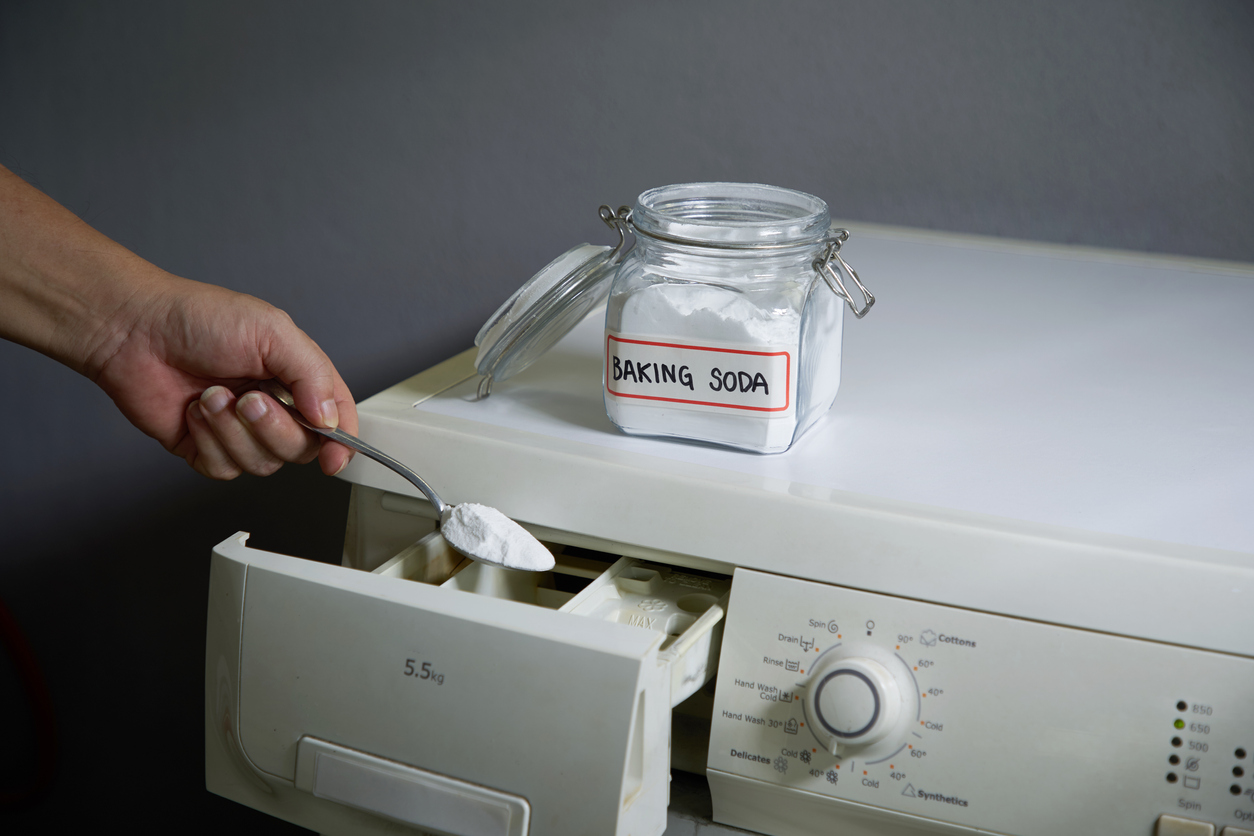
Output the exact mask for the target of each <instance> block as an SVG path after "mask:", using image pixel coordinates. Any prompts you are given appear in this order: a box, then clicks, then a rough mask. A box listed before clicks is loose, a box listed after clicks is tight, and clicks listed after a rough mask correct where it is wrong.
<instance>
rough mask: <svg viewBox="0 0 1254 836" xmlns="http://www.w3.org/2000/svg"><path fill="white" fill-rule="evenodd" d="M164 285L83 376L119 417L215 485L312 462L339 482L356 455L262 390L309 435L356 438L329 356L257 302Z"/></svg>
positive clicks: (139, 301) (349, 405) (350, 408)
mask: <svg viewBox="0 0 1254 836" xmlns="http://www.w3.org/2000/svg"><path fill="white" fill-rule="evenodd" d="M163 278H164V281H157V282H152V283H146V286H147V287H148V289H147V290H146V291H145V292H141V293H138V294H136V296H135V297H133V298H132V300H130V301H128V303H127V304H126V305H125V306H124V308H123V310H120V311H119V312H118V316H119V317H120V318H121V319H122V321H124V322H126V323H127V327H126V329H125V336H124V337H123V338H122V339H120V340H107V341H105V342H106V345H107V346H108V347H107V349H106V350H107V351H108V352H109V354H108V356H105V357H97V358H93V359H92V361H91V362H89V364H88V366H87V368H86V369H84V371H85V373H86V374H87V375H88V376H89V377H92V378H93V379H94V380H95V381H96V383H97V384H99V386H100V387H101V388H102V389H104V391H105V392H106V393H107V394H108V395H109V397H111V398H112V399H113V402H114V403H115V404H117V406H118V409H120V410H121V411H122V414H123V415H125V416H126V418H127V419H128V420H129V421H130V422H131V423H132V424H134V425H135V426H136V427H138V428H139V429H141V430H143V431H144V432H145V433H147V434H148V435H150V436H152V437H153V438H155V439H157V440H158V441H159V442H161V444H162V445H163V446H164V447H165V448H166V449H167V450H169V451H170V452H172V453H174V454H175V455H178V456H181V457H182V458H184V459H185V460H186V461H187V463H188V464H190V465H191V466H192V467H193V468H195V469H196V471H197V472H199V473H201V474H203V475H205V476H208V477H210V478H212V479H234V478H235V477H236V476H239V475H240V474H241V473H252V474H255V475H259V476H265V475H269V474H271V473H273V472H274V471H276V470H278V469H279V467H281V466H282V464H283V463H284V462H301V463H304V462H309V461H312V460H313V459H314V457H315V456H316V457H318V459H319V461H320V464H321V466H322V470H323V471H324V472H325V473H327V474H335V473H338V472H340V471H341V470H343V469H344V466H345V465H347V464H348V461H349V459H351V458H352V455H353V454H352V451H350V450H348V449H347V448H346V447H343V446H341V445H339V444H335V443H333V442H330V441H328V440H326V439H324V438H322V437H320V436H317V435H315V434H314V433H311V432H308V431H307V430H305V429H303V428H302V427H301V426H300V425H299V424H297V423H296V421H295V420H294V419H293V418H292V416H291V415H289V414H288V413H287V411H286V410H285V409H283V408H282V407H281V406H279V405H278V404H276V403H275V402H274V401H273V400H272V399H270V397H269V396H267V395H265V394H263V393H261V392H258V391H255V390H254V387H255V385H256V382H257V381H259V380H268V379H269V378H272V377H273V378H278V379H279V380H281V381H283V383H284V384H286V385H287V387H288V388H289V389H290V390H291V391H292V395H293V398H294V399H295V401H296V405H297V407H298V408H299V409H300V411H301V413H302V414H303V415H304V416H305V418H306V419H307V420H308V421H309V422H310V423H311V424H314V425H316V426H325V427H336V426H343V427H344V429H345V431H347V432H349V433H353V434H356V432H357V409H356V407H355V406H354V404H353V398H352V395H351V394H349V391H348V387H347V386H346V385H345V384H344V381H343V380H342V379H341V378H340V376H339V373H338V372H337V371H336V370H335V367H334V366H333V365H332V364H331V361H330V360H329V359H328V358H327V356H326V354H324V353H323V351H322V349H320V348H319V347H318V346H317V344H316V343H314V341H313V340H311V339H310V338H309V337H308V336H307V335H306V334H305V333H304V332H303V331H301V330H300V329H299V328H297V327H296V325H295V324H294V323H293V322H292V320H291V318H290V317H288V315H287V314H285V313H284V312H283V311H281V310H279V309H278V308H275V307H273V306H272V305H269V304H267V303H265V302H263V301H261V300H260V299H256V298H254V297H252V296H247V295H244V294H241V293H235V292H233V291H230V290H226V289H225V288H220V287H215V286H213V285H207V284H201V283H200V282H193V281H188V280H186V279H178V278H175V277H173V276H169V275H168V274H166V275H165V276H164V277H163Z"/></svg>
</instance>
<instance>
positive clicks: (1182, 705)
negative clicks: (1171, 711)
mask: <svg viewBox="0 0 1254 836" xmlns="http://www.w3.org/2000/svg"><path fill="white" fill-rule="evenodd" d="M1188 708H1189V704H1188V703H1187V702H1185V701H1184V700H1180V702H1178V703H1176V711H1187V710H1188Z"/></svg>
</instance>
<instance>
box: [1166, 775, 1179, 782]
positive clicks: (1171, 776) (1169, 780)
mask: <svg viewBox="0 0 1254 836" xmlns="http://www.w3.org/2000/svg"><path fill="white" fill-rule="evenodd" d="M1177 780H1178V779H1177V778H1176V773H1174V772H1168V773H1167V783H1168V784H1174V783H1175V782H1176V781H1177Z"/></svg>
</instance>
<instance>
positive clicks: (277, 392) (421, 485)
mask: <svg viewBox="0 0 1254 836" xmlns="http://www.w3.org/2000/svg"><path fill="white" fill-rule="evenodd" d="M257 388H259V389H260V390H261V391H262V392H265V393H266V394H267V395H269V396H270V397H272V398H274V399H275V400H276V401H278V402H279V403H280V404H282V405H283V406H284V407H286V408H287V411H288V412H289V413H291V415H292V417H293V418H295V419H296V422H297V423H298V424H300V425H301V426H302V427H304V428H305V429H307V430H310V431H312V432H316V433H318V435H322V436H326V437H327V438H329V439H331V440H332V441H335V442H338V443H339V444H343V445H344V446H345V447H351V448H352V449H354V450H356V451H357V452H359V453H362V454H363V455H366V456H369V457H370V458H372V459H374V460H375V461H377V462H378V463H379V464H381V465H383V466H384V467H386V468H389V469H391V470H393V471H394V472H396V473H398V474H400V475H401V476H403V477H405V479H406V480H408V481H409V482H410V483H411V484H412V485H413V486H414V487H416V488H417V489H418V490H420V491H422V494H423V496H425V497H426V498H427V500H428V501H429V502H430V503H431V505H432V507H434V508H435V512H436V514H438V515H439V520H440V525H441V527H443V526H444V524H445V523H446V522H448V519H449V516H450V515H451V514H452V513H453V508H454V506H452V505H449V504H448V503H446V502H445V501H444V500H442V499H440V497H439V495H438V494H437V493H436V492H435V491H434V490H432V489H431V486H430V485H428V484H427V483H426V481H425V480H424V479H423V478H422V477H421V476H419V475H418V474H417V473H415V472H414V471H412V470H410V469H409V468H408V467H406V466H405V465H403V464H401V463H400V462H398V461H397V460H396V459H394V458H392V457H391V456H389V455H388V454H387V453H384V452H383V451H382V450H379V449H377V448H375V447H372V446H371V445H369V444H367V443H366V442H364V441H362V440H361V439H360V438H357V437H356V436H352V435H349V434H348V433H346V432H344V431H343V430H341V429H339V428H338V427H337V428H336V429H333V430H329V429H327V428H326V427H315V426H313V425H312V424H310V423H309V422H308V421H306V420H305V416H304V415H302V414H301V413H300V410H299V409H297V408H296V401H295V400H294V399H293V398H292V393H291V392H290V391H288V389H287V387H286V386H284V385H283V384H282V383H280V382H279V381H278V380H263V381H261V382H260V384H258V387H257ZM464 507H465V508H467V509H471V508H475V507H476V506H473V505H467V506H464ZM481 510H482V509H481ZM487 510H491V509H487ZM492 514H494V515H495V517H496V518H497V519H498V524H496V525H495V531H494V533H499V534H500V535H501V536H508V531H502V529H501V526H502V525H503V526H506V527H508V528H509V529H514V530H517V531H522V532H523V533H524V535H525V536H526V537H527V538H528V539H529V541H533V544H534V547H535V548H536V549H539V550H540V551H539V554H540V555H541V556H542V557H545V558H547V559H548V562H547V565H544V566H528V567H527V568H533V569H538V570H541V571H544V570H548V569H552V568H553V558H552V555H551V554H549V553H548V550H547V549H545V548H544V546H543V545H542V544H541V543H540V542H539V541H538V540H535V538H534V537H531V535H529V534H526V530H525V529H523V528H522V527H521V526H519V525H518V524H517V523H515V522H513V521H512V520H508V519H506V518H505V517H504V516H503V515H501V513H500V512H499V511H492ZM449 546H451V547H452V548H453V549H454V550H455V551H457V552H458V553H459V554H463V555H465V556H466V557H469V558H471V559H472V560H477V561H479V562H480V563H482V564H485V565H487V566H495V567H500V571H501V572H505V570H506V569H512V568H515V567H510V566H507V564H506V562H505V561H504V560H503V559H502V558H501V557H500V556H499V555H496V554H476V553H475V552H473V551H469V550H467V549H464V548H461V547H459V546H456V545H454V544H453V543H452V542H449ZM528 548H530V547H524V553H526V551H527V550H528ZM506 574H509V573H506ZM527 574H531V573H527ZM513 583H514V584H515V585H516V582H513Z"/></svg>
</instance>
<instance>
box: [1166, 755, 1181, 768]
mask: <svg viewBox="0 0 1254 836" xmlns="http://www.w3.org/2000/svg"><path fill="white" fill-rule="evenodd" d="M1167 763H1169V764H1171V765H1172V766H1175V765H1176V764H1178V763H1180V756H1179V755H1172V756H1171V757H1169V758H1167Z"/></svg>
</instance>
